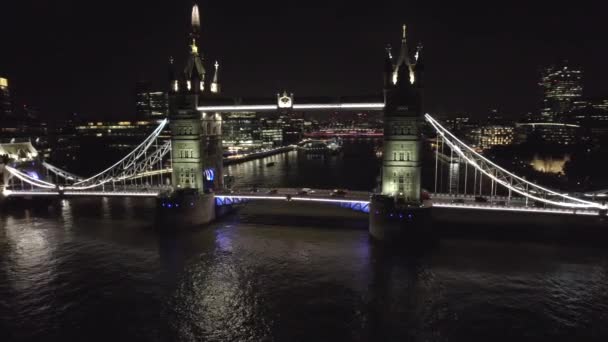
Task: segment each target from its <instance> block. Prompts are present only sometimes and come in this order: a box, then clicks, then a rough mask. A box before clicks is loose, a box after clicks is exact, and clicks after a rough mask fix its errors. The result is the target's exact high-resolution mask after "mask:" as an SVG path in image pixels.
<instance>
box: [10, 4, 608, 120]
mask: <svg viewBox="0 0 608 342" xmlns="http://www.w3.org/2000/svg"><path fill="white" fill-rule="evenodd" d="M199 5H200V7H201V24H202V25H201V26H202V39H201V42H200V47H201V49H202V50H203V51H205V52H206V54H207V55H206V59H207V60H206V62H207V63H208V64H209V65H211V64H212V63H213V61H214V60H216V59H218V60H220V64H221V65H222V75H221V77H222V83H223V86H224V92H225V93H226V94H227V95H229V96H271V95H272V94H274V93H276V92H277V91H280V90H282V89H287V90H289V91H292V92H294V93H295V94H296V96H298V95H300V96H320V95H329V96H340V95H351V94H352V95H366V94H370V93H374V92H375V93H379V92H380V91H381V88H382V63H383V57H384V56H383V54H384V47H385V45H386V44H387V43H390V44H391V45H392V46H393V48H394V49H396V48H397V47H398V44H399V37H400V27H401V24H402V23H407V24H408V26H409V27H410V33H411V37H412V38H410V44H411V45H414V46H415V44H417V43H422V44H423V45H424V47H425V49H424V55H425V59H426V63H427V65H432V68H429V71H428V75H427V80H428V81H427V82H426V90H425V102H426V103H427V106H426V107H427V109H428V111H429V112H436V113H467V114H473V115H482V114H484V113H486V112H487V111H488V110H489V109H490V108H498V109H499V110H500V111H501V112H503V113H505V115H506V116H509V117H517V116H520V115H523V114H525V113H526V112H530V111H532V112H536V111H538V110H539V108H540V91H539V89H538V85H537V84H538V80H539V77H540V69H541V68H542V67H544V66H547V65H550V64H553V63H555V62H559V61H560V60H562V59H568V60H570V61H571V62H572V63H573V64H574V65H578V66H580V67H582V68H583V69H584V70H585V71H586V72H585V95H588V96H602V95H605V94H603V93H602V87H601V82H602V80H603V79H604V78H606V76H607V74H608V70H607V69H606V68H605V67H603V62H602V61H603V60H605V59H606V57H607V56H608V49H607V48H605V47H602V46H601V44H599V43H600V42H601V39H602V37H603V33H602V29H601V28H600V27H599V26H597V25H598V24H597V23H598V21H597V20H593V18H594V17H595V16H599V13H601V12H602V11H601V9H602V7H603V6H604V5H601V4H596V5H589V6H588V7H586V8H577V9H572V10H571V11H568V12H567V13H565V12H563V11H560V10H559V9H555V8H552V7H549V6H547V5H542V4H535V5H531V6H532V7H530V6H528V7H527V11H522V10H520V9H519V7H516V6H515V5H511V6H502V7H500V6H499V7H496V8H493V9H490V8H483V7H475V6H472V5H469V6H467V5H463V6H447V7H446V6H442V7H433V6H431V5H423V4H416V3H406V4H399V3H396V2H392V1H387V2H383V3H380V4H378V5H377V6H376V7H370V8H368V7H364V6H361V5H355V4H349V5H348V6H347V4H346V3H344V2H335V3H332V4H324V5H323V6H322V5H321V4H320V3H315V2H309V3H307V5H306V6H305V7H301V8H298V7H289V9H288V8H286V7H285V6H281V5H280V4H279V3H274V2H272V1H271V2H267V3H264V4H255V5H252V4H249V5H247V4H244V5H240V6H237V7H236V8H229V6H227V5H224V4H220V3H213V2H202V1H201V2H199ZM44 6H47V7H46V8H45V7H44ZM188 7H189V3H188V4H161V5H157V4H147V3H143V2H139V1H134V2H130V3H129V4H121V5H117V4H116V3H113V2H109V3H104V4H103V5H99V6H98V8H96V9H95V10H94V11H90V10H88V9H86V8H84V7H80V6H76V4H75V3H71V2H67V3H63V4H53V5H52V6H51V5H41V4H38V3H37V1H26V2H20V3H18V4H7V5H6V8H7V10H6V11H3V12H4V13H11V14H13V15H11V16H10V17H9V18H6V20H4V21H3V22H4V25H6V26H7V27H5V29H7V28H8V27H11V29H13V30H16V31H17V32H20V33H21V34H19V35H15V36H14V37H13V36H8V37H6V42H5V46H8V47H9V49H8V50H7V51H8V53H3V54H2V55H1V56H0V68H1V69H0V72H2V73H3V76H4V77H7V78H8V79H9V80H10V82H11V88H12V89H11V91H12V92H14V93H16V94H17V100H18V101H20V102H26V103H28V104H32V105H34V106H36V107H38V108H40V109H41V112H42V113H43V116H44V117H45V118H63V117H65V115H67V114H69V113H73V112H76V113H79V114H81V115H82V116H84V117H85V118H113V119H117V118H133V117H134V116H135V108H134V105H133V99H134V97H135V85H136V83H137V82H138V81H141V80H150V81H151V82H152V84H153V86H154V87H156V88H161V87H164V86H165V84H166V75H167V60H168V58H169V56H171V55H175V54H177V55H175V58H176V59H177V60H181V59H183V54H185V53H186V52H187V51H184V48H183V46H184V43H185V41H186V36H187V34H186V33H187V32H188V28H187V26H186V25H185V24H184V22H183V17H184V15H187V10H186V8H188ZM338 14H341V15H340V16H338ZM24 18H28V20H26V21H25V20H23V19H24ZM107 18H112V20H107ZM514 51H517V52H516V53H514ZM591 52H593V53H591ZM179 54H182V56H180V55H179ZM446 56H447V58H446ZM108 99H111V100H108Z"/></svg>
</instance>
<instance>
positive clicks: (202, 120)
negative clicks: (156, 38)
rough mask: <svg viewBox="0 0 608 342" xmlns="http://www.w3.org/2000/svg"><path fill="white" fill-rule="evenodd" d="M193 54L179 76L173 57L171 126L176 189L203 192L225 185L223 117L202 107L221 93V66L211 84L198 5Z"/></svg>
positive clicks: (195, 17) (194, 9) (192, 47)
mask: <svg viewBox="0 0 608 342" xmlns="http://www.w3.org/2000/svg"><path fill="white" fill-rule="evenodd" d="M191 20H192V22H191V32H190V53H189V56H188V60H187V62H186V65H185V67H184V69H183V74H182V75H179V74H178V73H177V72H176V71H175V70H176V69H175V65H174V62H173V59H171V60H170V90H169V120H170V128H171V144H172V147H171V153H172V155H171V157H172V164H173V175H172V184H173V186H174V188H176V189H184V188H192V189H197V190H199V191H200V192H203V191H204V190H206V189H220V188H222V186H223V169H222V154H223V153H222V139H221V134H222V130H221V122H222V120H221V116H220V114H219V113H201V112H200V111H199V110H198V107H199V105H200V104H201V103H203V102H204V101H205V99H207V98H211V97H214V96H217V94H218V93H219V83H218V67H219V64H217V62H216V64H215V75H214V78H213V82H212V83H211V84H210V87H206V86H205V85H206V81H205V76H206V70H205V67H204V60H203V55H202V53H200V52H199V49H198V45H197V39H198V38H199V34H200V16H199V11H198V6H197V5H194V6H193V7H192V19H191Z"/></svg>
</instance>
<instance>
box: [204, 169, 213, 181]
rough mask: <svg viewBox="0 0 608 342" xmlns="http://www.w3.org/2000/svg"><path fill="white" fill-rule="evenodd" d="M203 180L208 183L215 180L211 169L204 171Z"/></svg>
mask: <svg viewBox="0 0 608 342" xmlns="http://www.w3.org/2000/svg"><path fill="white" fill-rule="evenodd" d="M205 179H206V180H207V181H209V182H213V180H214V179H215V172H213V169H207V170H205Z"/></svg>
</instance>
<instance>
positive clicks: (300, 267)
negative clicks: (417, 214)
mask: <svg viewBox="0 0 608 342" xmlns="http://www.w3.org/2000/svg"><path fill="white" fill-rule="evenodd" d="M355 152H356V153H355ZM269 162H274V163H275V164H274V165H273V166H266V165H267V163H269ZM226 172H227V173H229V174H231V175H233V176H234V177H235V186H237V187H252V186H260V187H261V186H265V187H303V186H308V187H315V188H348V189H353V190H371V189H372V188H373V187H374V186H375V183H376V178H375V177H376V175H377V172H378V161H377V160H376V157H375V156H374V150H373V146H372V145H371V144H354V145H351V146H346V148H345V150H344V152H343V153H342V154H340V155H336V156H330V157H311V156H303V155H298V153H297V152H290V153H286V154H282V155H277V156H273V157H269V158H266V159H264V160H257V161H250V162H246V163H242V164H235V165H231V166H228V167H226ZM281 206H288V204H286V203H282V204H279V206H278V207H272V208H271V207H269V206H268V204H263V203H250V204H247V205H246V206H245V207H243V208H242V209H240V210H239V211H238V212H236V213H234V214H232V215H230V216H227V217H225V218H223V219H222V220H219V221H217V222H215V223H213V224H211V225H209V226H206V227H189V228H184V227H158V226H157V225H156V223H155V202H154V200H149V199H118V198H117V199H78V200H61V201H57V202H55V203H53V204H52V205H50V206H46V205H44V206H39V207H36V208H31V209H27V210H26V209H23V210H16V209H15V210H10V211H5V212H2V213H1V215H2V216H1V218H0V340H1V341H41V340H45V341H51V340H64V341H76V340H81V341H109V340H131V341H407V340H415V341H418V340H419V341H449V340H452V341H454V340H458V341H460V340H492V341H497V340H505V341H513V340H518V341H521V340H534V341H538V340H547V341H548V340H551V341H554V340H556V339H557V340H560V339H570V340H574V339H576V340H581V341H582V340H585V341H589V340H595V341H606V340H607V339H608V251H607V250H606V249H605V248H602V247H601V245H603V244H599V245H600V246H597V245H598V244H594V245H592V246H591V245H588V244H578V243H577V244H569V243H557V242H542V241H534V242H532V241H522V240H517V239H514V240H510V241H505V240H497V239H483V238H475V237H472V236H464V237H452V238H445V239H441V240H440V241H438V242H437V243H436V244H435V245H434V246H432V247H429V248H420V249H416V250H411V249H409V248H402V249H398V250H390V251H389V250H387V249H385V248H382V247H381V246H377V245H375V244H373V243H372V242H371V241H370V240H369V237H368V232H367V218H366V216H365V215H364V214H362V213H356V212H350V211H348V210H346V209H340V208H335V207H326V206H322V205H310V206H308V207H303V208H286V209H285V208H282V207H281ZM283 209H285V210H291V211H292V213H293V214H294V215H285V211H284V210H283ZM454 229H458V227H454Z"/></svg>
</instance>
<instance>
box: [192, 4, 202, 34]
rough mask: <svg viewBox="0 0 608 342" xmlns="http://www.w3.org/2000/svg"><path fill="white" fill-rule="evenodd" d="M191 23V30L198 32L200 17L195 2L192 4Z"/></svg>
mask: <svg viewBox="0 0 608 342" xmlns="http://www.w3.org/2000/svg"><path fill="white" fill-rule="evenodd" d="M191 24H192V31H193V32H199V31H200V30H201V18H200V16H199V14H198V5H196V4H194V6H192V19H191Z"/></svg>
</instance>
